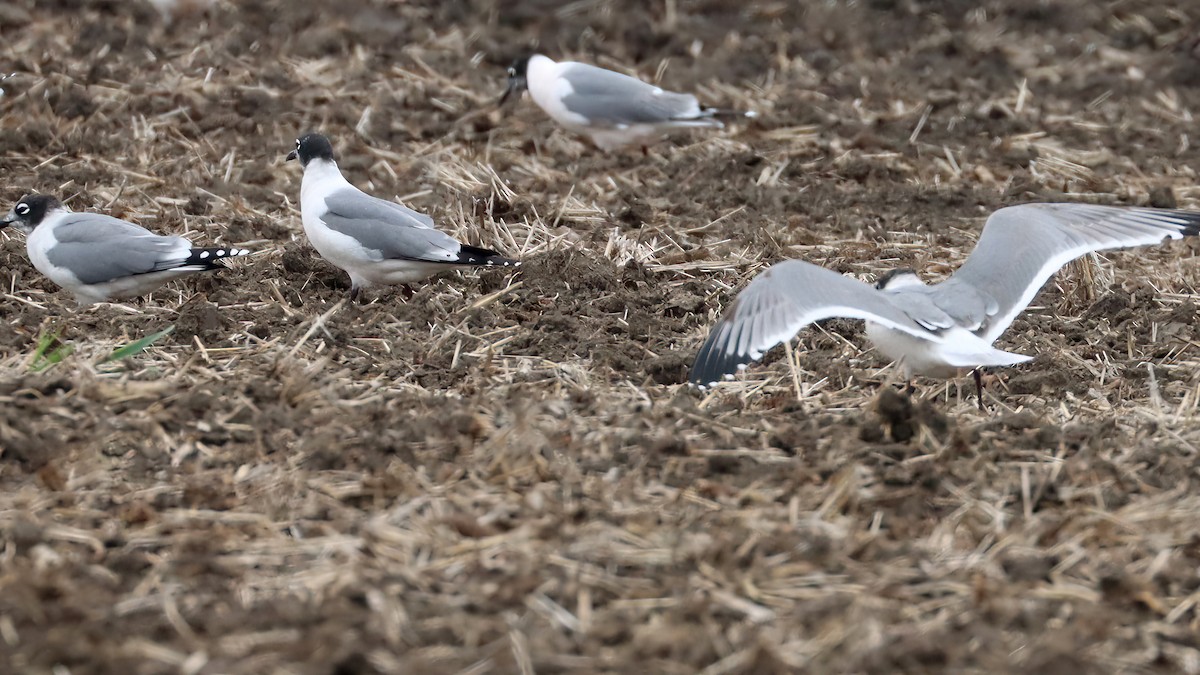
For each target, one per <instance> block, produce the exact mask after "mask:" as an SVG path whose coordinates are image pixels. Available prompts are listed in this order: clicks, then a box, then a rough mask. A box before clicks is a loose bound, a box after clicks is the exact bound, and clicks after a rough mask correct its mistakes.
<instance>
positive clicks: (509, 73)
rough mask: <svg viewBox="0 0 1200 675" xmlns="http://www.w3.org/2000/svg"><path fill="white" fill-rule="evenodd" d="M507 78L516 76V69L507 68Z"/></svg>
mask: <svg viewBox="0 0 1200 675" xmlns="http://www.w3.org/2000/svg"><path fill="white" fill-rule="evenodd" d="M508 76H509V77H516V76H517V69H516V68H509V69H508Z"/></svg>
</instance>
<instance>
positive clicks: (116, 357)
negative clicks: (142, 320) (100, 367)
mask: <svg viewBox="0 0 1200 675" xmlns="http://www.w3.org/2000/svg"><path fill="white" fill-rule="evenodd" d="M174 330H175V326H174V325H170V326H167V327H166V328H164V329H162V330H160V331H158V332H157V333H153V334H151V335H147V336H146V337H144V338H141V339H138V340H134V341H133V342H130V343H129V344H127V345H125V346H124V347H121V348H119V349H117V350H116V351H115V352H113V353H112V354H109V355H108V358H106V359H104V360H103V361H101V362H100V363H112V362H114V361H120V360H121V359H127V358H129V357H131V356H133V355H135V354H141V353H142V352H144V351H146V348H147V347H149V346H150V345H152V344H154V343H155V342H158V341H159V340H161V339H162V338H164V337H166V336H168V335H170V334H171V332H172V331H174Z"/></svg>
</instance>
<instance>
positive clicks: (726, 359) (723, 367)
mask: <svg viewBox="0 0 1200 675" xmlns="http://www.w3.org/2000/svg"><path fill="white" fill-rule="evenodd" d="M720 328H721V326H720V325H719V324H718V325H717V327H715V328H713V332H712V334H711V335H710V336H709V338H708V340H706V341H705V342H704V346H702V347H700V351H699V352H698V353H697V354H696V360H695V361H694V362H693V363H692V372H691V373H690V374H689V377H688V381H689V382H691V384H693V385H694V386H696V387H699V388H701V389H708V388H709V387H712V386H713V385H714V384H717V383H718V382H722V381H724V380H728V379H732V378H733V376H734V375H736V374H737V373H738V371H740V370H742V369H743V368H745V367H746V365H747V364H749V363H750V362H751V361H754V360H755V357H754V356H753V355H751V354H740V353H736V352H731V351H729V350H728V348H727V347H728V344H729V343H728V340H725V341H722V342H723V343H722V344H718V341H717V335H719V334H721V331H720ZM725 335H726V336H727V335H728V333H725Z"/></svg>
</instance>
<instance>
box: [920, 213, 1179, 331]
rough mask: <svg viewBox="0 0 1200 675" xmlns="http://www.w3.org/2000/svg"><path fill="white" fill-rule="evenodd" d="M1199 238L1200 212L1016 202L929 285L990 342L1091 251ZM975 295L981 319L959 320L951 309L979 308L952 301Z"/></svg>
mask: <svg viewBox="0 0 1200 675" xmlns="http://www.w3.org/2000/svg"><path fill="white" fill-rule="evenodd" d="M1198 233H1200V212H1195V211H1175V210H1170V209H1146V208H1129V207H1119V206H1095V205H1091V204H1023V205H1021V206H1010V207H1007V208H1003V209H1000V210H999V211H996V212H995V213H993V214H992V215H991V216H990V217H989V218H988V220H987V224H986V225H984V228H983V235H982V236H981V237H980V238H979V243H978V244H976V246H975V250H974V251H972V252H971V255H970V256H969V257H968V258H967V261H966V262H965V263H963V266H962V267H960V268H959V269H958V271H956V272H955V273H954V274H953V275H952V276H951V277H950V278H949V279H947V280H946V281H944V282H942V283H941V284H938V285H936V286H933V287H932V288H931V289H930V294H931V296H932V297H933V298H934V300H935V302H937V303H938V305H939V306H940V307H941V308H942V309H943V310H945V311H946V312H947V313H948V314H950V315H951V316H955V317H956V318H958V319H960V321H961V322H962V323H963V324H965V325H968V326H970V325H974V326H977V328H975V333H976V334H977V335H979V336H980V337H981V338H983V339H984V340H986V341H987V342H989V343H990V342H992V341H994V340H995V339H996V338H998V337H1000V335H1001V334H1002V333H1003V332H1004V331H1005V330H1006V329H1007V328H1008V327H1009V325H1011V324H1012V322H1013V319H1014V318H1016V316H1017V314H1020V313H1021V312H1022V311H1023V310H1024V309H1025V308H1026V307H1027V306H1028V305H1029V303H1030V302H1032V301H1033V298H1034V296H1035V295H1037V292H1038V291H1039V290H1041V288H1042V286H1043V285H1044V284H1045V283H1046V281H1047V280H1048V279H1049V278H1050V276H1051V275H1052V274H1054V273H1055V272H1057V271H1058V270H1059V269H1060V268H1062V266H1063V265H1066V264H1067V263H1068V262H1070V261H1072V260H1074V259H1075V258H1078V257H1080V256H1082V255H1084V254H1086V253H1091V252H1092V251H1101V250H1105V249H1113V248H1126V247H1129V246H1143V245H1147V244H1157V243H1160V242H1162V241H1163V240H1164V239H1167V238H1171V239H1179V238H1182V237H1184V236H1190V235H1195V234H1198ZM963 296H974V297H976V298H982V300H983V302H984V304H986V306H987V309H988V311H987V316H986V317H974V320H972V318H970V317H959V316H957V315H956V313H955V308H956V307H976V308H977V307H980V306H981V305H980V301H979V300H977V301H975V302H974V303H965V302H959V301H956V300H955V298H956V297H957V298H961V297H963Z"/></svg>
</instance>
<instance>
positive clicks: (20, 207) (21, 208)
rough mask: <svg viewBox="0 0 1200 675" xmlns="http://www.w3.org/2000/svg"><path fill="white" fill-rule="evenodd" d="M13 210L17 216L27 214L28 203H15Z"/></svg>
mask: <svg viewBox="0 0 1200 675" xmlns="http://www.w3.org/2000/svg"><path fill="white" fill-rule="evenodd" d="M13 211H16V212H17V215H18V216H27V215H29V205H28V204H17V207H16V208H15V209H13Z"/></svg>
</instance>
